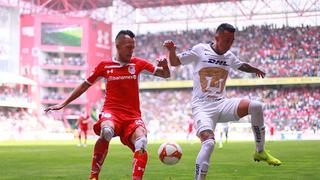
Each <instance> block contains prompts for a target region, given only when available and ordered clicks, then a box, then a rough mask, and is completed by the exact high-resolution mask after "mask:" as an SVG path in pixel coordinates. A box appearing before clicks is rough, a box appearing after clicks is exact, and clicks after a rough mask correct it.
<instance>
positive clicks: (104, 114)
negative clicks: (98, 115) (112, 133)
mask: <svg viewBox="0 0 320 180" xmlns="http://www.w3.org/2000/svg"><path fill="white" fill-rule="evenodd" d="M102 116H103V117H105V118H111V114H110V113H103V114H102Z"/></svg>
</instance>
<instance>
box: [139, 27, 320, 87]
mask: <svg viewBox="0 0 320 180" xmlns="http://www.w3.org/2000/svg"><path fill="white" fill-rule="evenodd" d="M168 39H172V40H174V41H175V43H176V45H177V52H182V51H184V50H187V49H189V48H191V47H192V46H194V45H196V44H197V43H209V42H212V40H213V31H210V30H208V29H202V30H190V31H179V32H162V33H157V34H150V33H149V34H145V35H139V36H137V38H136V41H137V44H136V50H135V55H136V56H138V57H142V58H145V59H149V60H151V61H154V60H155V59H157V58H159V57H162V56H165V55H166V54H167V52H166V50H165V49H164V48H163V47H162V43H163V41H165V40H168ZM231 50H232V51H233V52H234V53H235V54H236V55H237V56H238V57H240V59H241V60H243V61H244V62H248V63H250V64H252V65H254V66H257V67H259V68H261V69H263V70H264V71H265V72H266V73H267V77H302V76H320V57H319V54H320V27H319V26H315V27H311V26H302V27H285V26H284V27H281V28H277V27H275V26H272V25H268V26H261V27H258V26H250V27H247V28H245V29H243V30H239V31H237V32H236V37H235V42H234V45H233V47H232V49H231ZM192 73H193V70H192V66H183V67H179V68H176V69H175V70H173V71H172V77H171V78H170V79H169V80H190V79H192V76H193V75H192ZM253 76H254V75H252V74H244V73H241V72H240V73H239V72H238V71H232V72H231V73H230V77H231V78H240V77H253ZM140 78H141V80H144V81H150V80H161V79H160V78H154V77H152V76H141V77H140Z"/></svg>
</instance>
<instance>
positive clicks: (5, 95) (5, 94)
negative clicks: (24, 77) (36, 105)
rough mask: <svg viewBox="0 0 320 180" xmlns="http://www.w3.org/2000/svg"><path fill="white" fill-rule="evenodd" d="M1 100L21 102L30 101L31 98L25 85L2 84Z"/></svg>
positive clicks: (0, 90) (0, 88)
mask: <svg viewBox="0 0 320 180" xmlns="http://www.w3.org/2000/svg"><path fill="white" fill-rule="evenodd" d="M0 101H2V102H8V101H13V102H16V103H18V102H20V103H30V102H31V99H30V98H29V96H28V92H27V89H26V87H25V86H24V85H6V84H2V85H0Z"/></svg>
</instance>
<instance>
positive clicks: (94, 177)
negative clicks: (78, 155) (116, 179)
mask: <svg viewBox="0 0 320 180" xmlns="http://www.w3.org/2000/svg"><path fill="white" fill-rule="evenodd" d="M89 179H91V180H99V177H98V175H97V174H91V175H90V177H89Z"/></svg>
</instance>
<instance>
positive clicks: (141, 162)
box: [130, 126, 148, 180]
mask: <svg viewBox="0 0 320 180" xmlns="http://www.w3.org/2000/svg"><path fill="white" fill-rule="evenodd" d="M130 139H131V142H132V144H134V155H133V172H132V180H141V179H142V177H143V174H144V171H145V168H146V165H147V161H148V152H147V130H146V129H145V128H144V126H139V127H137V128H136V129H135V131H134V133H133V134H132V136H131V138H130Z"/></svg>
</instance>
